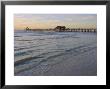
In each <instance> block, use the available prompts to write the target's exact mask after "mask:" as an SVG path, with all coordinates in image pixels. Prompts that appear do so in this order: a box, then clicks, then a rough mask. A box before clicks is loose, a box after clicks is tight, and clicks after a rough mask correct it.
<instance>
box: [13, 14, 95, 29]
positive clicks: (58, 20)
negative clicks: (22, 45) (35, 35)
mask: <svg viewBox="0 0 110 89" xmlns="http://www.w3.org/2000/svg"><path fill="white" fill-rule="evenodd" d="M59 25H63V26H66V27H67V28H97V15H96V14H15V15H14V29H15V30H24V29H25V28H26V27H29V28H31V29H49V28H55V27H56V26H59Z"/></svg>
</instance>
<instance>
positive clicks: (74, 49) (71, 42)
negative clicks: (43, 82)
mask: <svg viewBox="0 0 110 89" xmlns="http://www.w3.org/2000/svg"><path fill="white" fill-rule="evenodd" d="M96 49H97V33H93V32H52V31H24V30H15V32H14V74H15V76H17V75H19V76H42V75H43V76H45V75H49V74H48V72H49V71H51V70H52V67H53V66H55V65H58V64H59V65H60V63H62V62H66V60H69V59H71V60H75V61H76V59H77V58H76V59H75V58H73V57H78V56H80V55H82V54H84V53H86V54H87V53H88V52H89V51H92V50H96ZM69 55H71V57H69ZM89 55H92V54H89ZM96 57H97V55H95V57H94V58H95V59H96ZM90 59H91V58H90ZM92 59H93V58H92ZM80 60H81V59H80ZM88 60H89V59H88ZM93 60H94V59H93ZM77 61H78V60H77ZM70 62H73V61H70ZM94 62H96V63H95V64H94V65H93V66H96V64H97V61H96V60H95V61H94ZM73 64H74V62H73V63H72V65H73ZM67 65H69V64H67ZM78 65H79V66H80V64H78ZM85 65H86V64H85ZM65 66H66V65H65ZM65 66H64V67H65ZM54 69H55V68H54ZM65 70H68V69H67V68H66V69H65ZM94 70H96V67H95V69H94ZM95 74H96V73H95ZM50 75H53V76H54V75H60V73H57V71H54V72H52V73H51V74H50ZM63 75H65V72H64V73H63V74H62V76H63ZM71 75H72V73H71ZM73 75H74V74H73Z"/></svg>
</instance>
